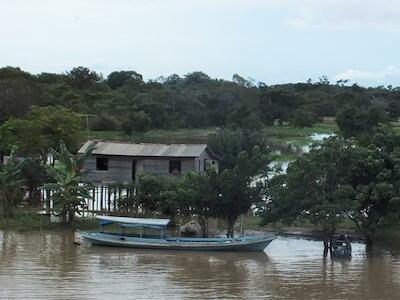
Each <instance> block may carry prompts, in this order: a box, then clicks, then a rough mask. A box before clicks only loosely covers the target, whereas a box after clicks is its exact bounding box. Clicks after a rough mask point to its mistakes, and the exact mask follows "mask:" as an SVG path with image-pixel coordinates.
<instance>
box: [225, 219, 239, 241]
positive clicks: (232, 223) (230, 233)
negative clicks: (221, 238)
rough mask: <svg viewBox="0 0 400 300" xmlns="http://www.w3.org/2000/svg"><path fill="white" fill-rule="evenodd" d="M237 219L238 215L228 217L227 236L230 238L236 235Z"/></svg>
mask: <svg viewBox="0 0 400 300" xmlns="http://www.w3.org/2000/svg"><path fill="white" fill-rule="evenodd" d="M236 219H237V217H228V219H227V224H228V230H227V232H226V237H228V238H233V237H234V231H235V223H236Z"/></svg>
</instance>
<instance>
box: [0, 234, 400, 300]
mask: <svg viewBox="0 0 400 300" xmlns="http://www.w3.org/2000/svg"><path fill="white" fill-rule="evenodd" d="M353 249H354V256H353V258H352V259H351V260H331V259H330V258H326V259H324V258H323V256H322V245H321V243H320V242H317V241H308V240H302V239H293V238H278V239H277V240H275V241H274V242H272V243H271V245H270V246H269V247H268V248H267V249H266V250H265V252H264V253H212V252H208V253H199V252H174V251H152V250H148V251H145V250H135V249H123V248H103V247H94V246H76V245H74V244H73V235H72V234H70V233H64V232H57V233H55V232H52V233H42V234H39V233H17V232H0V299H113V300H117V299H150V298H153V299H188V298H195V299H216V298H224V299H232V298H239V299H269V298H271V299H399V298H400V249H389V250H387V249H383V248H378V249H376V251H375V253H374V254H373V255H366V254H365V249H364V246H363V245H362V244H354V245H353Z"/></svg>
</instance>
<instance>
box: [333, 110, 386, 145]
mask: <svg viewBox="0 0 400 300" xmlns="http://www.w3.org/2000/svg"><path fill="white" fill-rule="evenodd" d="M388 121H389V119H388V115H387V113H386V112H385V110H384V108H383V106H382V105H380V104H379V103H375V104H374V103H373V104H371V105H368V104H367V105H365V104H364V106H360V105H356V103H354V104H347V105H346V106H344V107H343V108H342V109H341V110H340V111H339V112H338V114H337V116H336V123H337V125H338V127H339V130H340V132H341V133H342V134H343V136H344V137H356V138H361V139H362V138H364V137H368V136H369V135H371V134H372V133H373V130H374V129H375V128H376V127H378V125H379V124H386V123H387V122H388Z"/></svg>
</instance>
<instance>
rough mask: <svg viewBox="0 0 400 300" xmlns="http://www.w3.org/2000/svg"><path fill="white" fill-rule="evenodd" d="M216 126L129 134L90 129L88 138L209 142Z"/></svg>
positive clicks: (153, 141) (154, 141) (145, 141)
mask: <svg viewBox="0 0 400 300" xmlns="http://www.w3.org/2000/svg"><path fill="white" fill-rule="evenodd" d="M213 133H215V128H179V129H175V130H162V129H155V130H150V131H148V132H145V133H137V132H135V133H132V134H131V135H128V134H126V133H124V132H121V131H90V132H89V133H87V134H86V136H87V138H88V139H98V140H116V141H123V142H144V143H207V141H208V137H209V135H211V134H213Z"/></svg>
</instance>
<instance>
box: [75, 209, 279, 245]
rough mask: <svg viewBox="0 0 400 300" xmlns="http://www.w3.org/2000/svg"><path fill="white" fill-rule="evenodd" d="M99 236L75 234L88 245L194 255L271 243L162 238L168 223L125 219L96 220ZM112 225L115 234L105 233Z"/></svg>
mask: <svg viewBox="0 0 400 300" xmlns="http://www.w3.org/2000/svg"><path fill="white" fill-rule="evenodd" d="M97 219H99V220H100V231H99V232H79V233H80V236H81V237H82V238H83V239H85V240H87V241H89V242H90V243H91V244H92V245H99V246H119V247H132V248H145V249H165V250H197V251H263V250H264V249H265V248H266V247H267V246H268V245H269V244H270V243H271V242H272V241H273V240H274V239H275V236H274V235H270V236H265V235H264V236H250V237H238V238H185V237H171V236H168V235H167V234H166V228H167V225H168V223H169V222H170V220H169V219H148V218H127V217H112V216H97ZM111 224H116V225H117V226H118V227H119V232H118V233H115V232H105V231H104V226H107V225H111ZM129 228H138V229H139V230H140V233H127V232H126V231H127V229H129ZM145 229H152V230H153V231H154V230H157V231H158V232H159V234H157V235H155V234H146V233H145Z"/></svg>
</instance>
